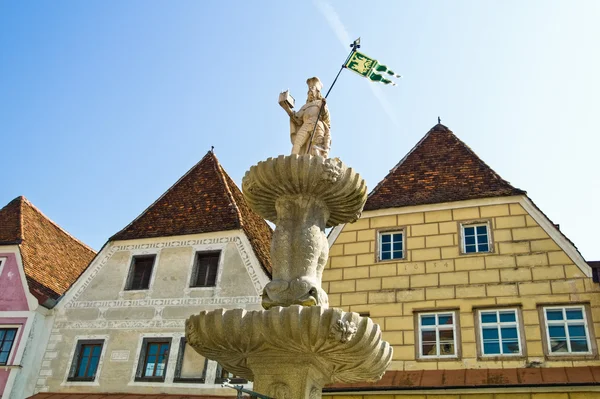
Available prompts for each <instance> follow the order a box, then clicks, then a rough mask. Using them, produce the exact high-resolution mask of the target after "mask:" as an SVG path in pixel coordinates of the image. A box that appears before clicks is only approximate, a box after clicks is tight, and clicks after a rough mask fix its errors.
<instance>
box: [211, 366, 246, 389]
mask: <svg viewBox="0 0 600 399" xmlns="http://www.w3.org/2000/svg"><path fill="white" fill-rule="evenodd" d="M227 380H229V382H232V383H237V384H245V383H247V382H248V380H246V379H245V378H241V377H238V376H236V375H235V374H232V373H230V372H229V371H227V370H225V369H224V368H223V366H221V365H220V364H219V365H217V376H216V378H215V384H221V383H223V382H225V381H227Z"/></svg>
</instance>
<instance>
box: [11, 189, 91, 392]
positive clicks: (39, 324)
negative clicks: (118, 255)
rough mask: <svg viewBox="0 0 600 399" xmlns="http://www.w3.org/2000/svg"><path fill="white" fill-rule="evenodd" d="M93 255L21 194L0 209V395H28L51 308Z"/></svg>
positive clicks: (49, 325)
mask: <svg viewBox="0 0 600 399" xmlns="http://www.w3.org/2000/svg"><path fill="white" fill-rule="evenodd" d="M95 255H96V253H95V251H94V250H92V249H91V248H89V247H88V246H86V245H85V244H83V243H82V242H80V241H78V240H77V239H75V238H74V237H72V236H71V235H69V234H68V233H67V232H66V231H64V230H63V229H61V228H60V227H59V226H58V225H56V224H55V223H54V222H52V221H51V220H50V219H48V218H47V217H46V216H45V215H44V214H43V213H42V212H40V211H39V210H38V209H37V208H36V207H34V206H33V205H32V204H31V203H30V202H29V201H28V200H27V199H26V198H25V197H18V198H15V199H14V200H12V201H11V202H9V203H8V204H7V205H6V206H5V207H4V208H2V209H0V398H2V399H9V398H10V399H22V398H25V397H28V396H30V395H32V394H33V389H34V387H35V383H36V379H37V378H38V372H39V368H40V366H41V364H42V362H44V361H45V360H44V359H43V358H42V356H43V354H44V351H45V349H46V346H47V344H49V345H52V343H48V337H49V335H50V332H51V329H52V322H53V315H52V311H51V309H52V308H53V307H54V305H56V303H57V301H58V300H59V299H60V298H61V296H62V295H63V294H64V293H65V291H66V290H67V289H68V288H69V287H70V286H71V284H72V283H73V282H74V281H75V280H76V279H77V277H79V275H80V274H81V273H82V272H83V271H84V270H85V268H86V267H87V265H88V264H89V263H90V261H91V260H92V259H93V258H94V256H95Z"/></svg>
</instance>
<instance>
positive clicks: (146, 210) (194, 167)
mask: <svg viewBox="0 0 600 399" xmlns="http://www.w3.org/2000/svg"><path fill="white" fill-rule="evenodd" d="M209 154H210V151H208V152H207V153H206V155H204V156H203V157H202V159H200V160H199V161H198V162H196V163H195V164H194V166H192V167H191V168H190V169H189V170H188V171H187V172H185V173H184V174H183V176H181V177H180V178H179V179H177V181H176V182H175V183H173V184H171V186H170V187H169V188H167V189H166V190H165V192H164V193H162V194H161V195H160V197H158V198H157V199H156V200H155V201H154V202H153V203H151V204H150V205H148V206H147V207H146V209H144V210H143V211H142V213H140V214H139V215H138V216H137V217H136V218H135V219H133V220H132V221H131V222H130V223H129V224H128V225H127V226H125V227H123V228H122V229H121V230H119V231H117V232H116V233H115V234H113V235H112V236H110V237H109V239H108V241H113V237H115V236H116V235H118V234H120V233H121V232H123V231H125V230H127V229H128V228H129V226H131V225H132V224H134V223H135V222H137V221H138V220H139V219H140V218H141V217H142V216H144V215H145V214H146V213H147V212H148V211H149V210H150V209H151V208H152V207H153V206H154V205H156V204H157V203H158V202H159V201H160V200H161V199H163V197H164V196H165V195H167V194H168V193H169V191H171V190H172V189H173V188H174V187H175V186H177V185H178V184H179V182H181V181H182V180H183V179H185V178H186V177H187V175H189V174H190V173H192V171H193V170H194V169H196V167H197V166H198V165H200V164H201V163H202V161H204V159H205V158H206V157H207V156H208V155H209Z"/></svg>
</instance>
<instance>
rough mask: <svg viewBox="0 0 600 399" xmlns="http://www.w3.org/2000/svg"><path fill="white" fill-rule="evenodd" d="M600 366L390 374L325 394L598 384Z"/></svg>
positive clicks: (331, 388) (329, 389) (337, 387)
mask: <svg viewBox="0 0 600 399" xmlns="http://www.w3.org/2000/svg"><path fill="white" fill-rule="evenodd" d="M598 383H600V366H591V367H553V368H518V369H517V368H513V369H466V370H415V371H388V372H386V373H385V374H384V375H383V378H382V379H381V380H379V381H376V382H358V383H354V384H334V385H328V386H326V387H325V388H324V389H323V392H324V393H325V392H352V391H389V390H411V389H412V390H415V389H439V388H443V389H452V388H463V389H464V388H486V387H504V388H508V387H525V386H527V387H531V386H536V387H540V386H557V385H597V384H598Z"/></svg>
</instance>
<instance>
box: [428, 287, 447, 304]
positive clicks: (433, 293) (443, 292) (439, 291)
mask: <svg viewBox="0 0 600 399" xmlns="http://www.w3.org/2000/svg"><path fill="white" fill-rule="evenodd" d="M452 298H454V287H441V288H439V287H429V288H426V289H425V299H427V300H428V301H429V300H433V299H452Z"/></svg>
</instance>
